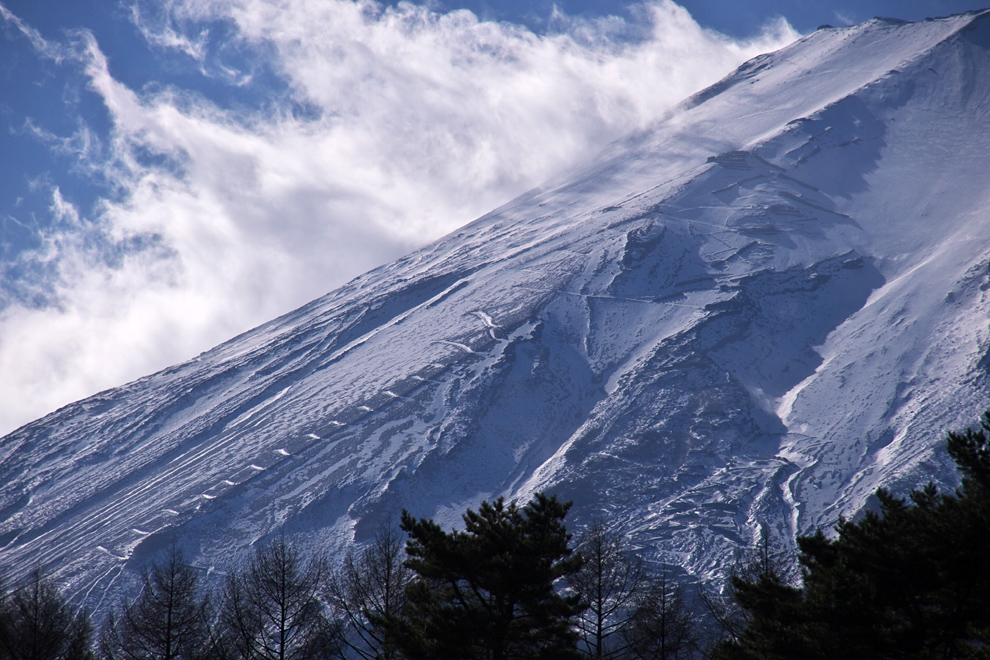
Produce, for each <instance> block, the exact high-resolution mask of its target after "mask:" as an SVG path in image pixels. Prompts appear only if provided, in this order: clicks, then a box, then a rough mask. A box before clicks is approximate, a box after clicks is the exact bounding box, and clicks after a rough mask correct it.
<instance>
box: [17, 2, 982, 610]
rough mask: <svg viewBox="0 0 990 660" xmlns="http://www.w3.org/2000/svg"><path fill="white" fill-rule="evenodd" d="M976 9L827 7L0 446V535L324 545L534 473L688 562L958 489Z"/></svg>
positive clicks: (113, 552) (513, 488) (973, 398)
mask: <svg viewBox="0 0 990 660" xmlns="http://www.w3.org/2000/svg"><path fill="white" fill-rule="evenodd" d="M988 114H990V11H983V12H975V13H970V14H965V15H960V16H953V17H949V18H946V19H939V20H931V21H926V22H923V23H903V24H902V23H899V22H892V21H887V20H882V19H877V20H874V21H870V22H867V23H864V24H862V25H859V26H855V27H851V28H828V29H821V30H819V31H817V32H815V33H814V34H811V35H809V36H807V37H805V38H803V39H801V40H799V41H798V42H796V43H794V44H793V45H791V46H789V47H787V48H785V49H783V50H781V51H778V52H776V53H772V54H768V55H763V56H761V57H758V58H756V59H754V60H751V61H750V62H748V63H746V64H745V65H743V66H742V67H740V69H738V70H737V71H736V72H735V73H733V74H732V75H730V76H728V77H727V78H725V79H724V80H723V81H721V82H719V83H718V84H716V85H714V86H713V87H711V88H709V89H708V90H706V91H704V92H702V93H700V94H698V95H696V96H694V97H692V98H691V99H689V100H687V101H686V102H685V103H683V104H682V105H681V106H680V107H679V108H678V109H677V110H676V111H675V112H673V113H672V114H670V115H669V116H668V117H665V118H664V119H662V120H661V121H658V122H657V124H656V125H655V126H654V127H652V128H651V129H650V130H649V131H646V132H642V133H638V134H635V135H632V136H630V137H629V138H627V139H625V140H623V141H621V142H619V143H616V144H615V145H613V146H612V147H610V149H608V150H607V151H606V153H604V154H602V156H601V158H600V159H599V160H598V161H597V163H596V164H595V165H594V166H593V167H591V168H588V169H585V170H583V171H579V172H573V173H571V174H569V175H567V176H564V177H560V178H558V179H557V180H555V181H552V182H550V183H548V184H547V185H545V186H544V187H542V188H541V189H539V190H536V191H533V192H531V193H529V194H527V195H524V196H522V197H521V198H519V199H517V200H515V201H514V202H512V203H510V204H507V205H506V206H504V207H502V208H500V209H498V210H496V211H493V212H492V213H490V214H488V215H486V216H484V217H483V218H480V219H478V220H476V221H475V222H473V223H471V224H469V225H467V226H465V227H464V228H463V229H462V230H460V231H458V232H456V233H454V234H452V235H450V236H447V237H446V238H444V239H441V240H440V241H438V242H436V243H435V244H433V245H431V246H429V247H427V248H424V249H422V250H420V251H418V252H415V253H412V254H410V255H409V256H407V257H405V258H403V259H400V260H399V261H397V262H395V263H392V264H389V265H387V266H384V267H382V268H379V269H377V270H374V271H372V272H370V273H368V274H366V275H364V276H362V277H359V278H357V279H355V280H354V281H352V282H351V283H349V284H348V285H346V286H344V287H342V288H340V289H338V290H337V291H334V292H332V293H330V294H328V295H327V296H325V297H324V298H321V299H319V300H316V301H314V302H313V303H311V304H309V305H307V306H305V307H303V308H301V309H299V310H297V311H296V312H293V313H291V314H288V315H286V316H284V317H282V318H280V319H276V320H274V321H272V322H270V323H268V324H266V325H264V326H262V327H260V328H258V329H256V330H254V331H251V332H249V333H246V334H245V335H242V336H240V337H237V338H235V339H233V340H231V341H230V342H228V343H226V344H223V345H221V346H219V347H217V348H215V349H213V350H212V351H209V352H207V353H204V354H203V355H201V356H199V357H198V358H196V359H195V360H192V361H190V362H188V363H185V364H181V365H177V366H175V367H173V368H171V369H168V370H165V371H163V372H161V373H158V374H154V375H152V376H149V377H147V378H144V379H141V380H139V381H136V382H134V383H131V384H129V385H126V386H124V387H121V388H117V389H114V390H109V391H107V392H103V393H101V394H99V395H97V396H94V397H91V398H89V399H86V400H83V401H80V402H78V403H76V404H73V405H70V406H68V407H66V408H64V409H62V410H59V411H57V412H55V413H53V414H52V415H49V416H48V417H45V418H44V419H41V420H39V421H37V422H34V423H32V424H29V425H27V426H25V427H23V428H21V429H19V430H18V431H15V432H14V433H12V434H10V435H8V436H7V437H6V438H4V440H3V443H2V445H0V482H2V483H4V484H6V486H5V487H4V489H3V490H2V491H0V521H2V522H0V546H2V549H0V556H2V558H3V561H4V562H5V564H6V565H7V566H17V567H25V569H26V570H27V569H30V567H33V566H35V565H36V564H38V563H39V562H40V563H43V564H45V565H47V566H49V567H50V568H51V570H53V571H55V572H56V573H57V575H58V577H59V578H60V579H62V580H64V581H65V583H66V584H67V585H69V590H70V593H71V594H72V595H74V596H75V597H77V598H78V599H80V600H86V601H87V602H88V603H89V604H90V605H91V606H94V607H99V606H100V604H101V603H102V602H103V599H104V598H106V597H107V595H108V594H109V595H111V596H112V594H113V593H115V590H119V589H124V588H126V587H127V585H128V584H129V583H130V581H132V580H133V576H134V575H135V571H136V570H139V569H140V568H141V567H142V566H144V565H145V562H147V561H148V560H149V558H151V557H153V556H154V554H155V553H156V552H157V551H159V550H160V549H161V548H162V547H163V546H164V545H166V544H167V543H169V542H171V540H173V539H177V540H178V541H179V542H180V543H181V544H182V545H183V546H184V548H185V551H186V553H187V555H188V556H190V557H194V558H195V561H196V563H197V564H198V565H200V566H202V567H203V568H206V569H208V568H212V567H217V568H219V569H222V568H223V567H224V566H225V565H227V564H229V562H231V561H232V560H233V559H235V558H237V557H239V556H240V555H242V554H243V553H244V552H246V551H248V550H249V549H250V548H251V546H252V545H254V544H257V543H263V542H264V541H265V539H266V538H268V537H270V536H271V535H272V534H282V533H285V534H286V535H288V536H290V537H292V538H293V539H295V540H297V541H298V542H300V543H303V544H320V545H321V546H322V547H324V548H329V549H331V550H334V549H340V548H343V547H345V546H347V545H348V544H350V543H351V542H353V541H354V540H357V541H359V542H360V541H362V540H364V539H366V538H368V535H369V533H370V530H372V529H373V528H374V526H375V525H376V524H377V523H378V522H380V521H381V520H383V519H385V518H387V517H388V516H394V515H395V514H397V513H398V512H399V511H400V510H401V509H403V508H406V509H408V510H409V511H410V512H412V513H413V514H415V515H417V516H433V517H435V518H436V519H437V520H438V521H441V522H442V523H443V524H444V525H454V524H456V523H457V521H458V519H459V514H460V513H461V512H462V511H463V509H464V508H465V507H467V506H474V505H476V504H478V503H479V502H480V501H481V500H483V499H487V498H492V497H496V496H498V495H506V496H507V497H509V498H526V497H528V496H529V495H530V494H532V493H533V492H535V491H538V490H549V491H553V492H557V493H559V494H561V496H562V497H565V498H569V499H573V500H574V502H575V507H574V509H573V514H572V521H571V522H572V524H581V523H582V522H584V521H587V520H589V519H590V518H591V517H593V516H597V515H601V514H603V513H604V514H608V515H609V516H611V517H613V518H614V519H615V520H617V521H619V522H621V523H623V524H624V525H626V526H627V527H628V529H629V530H630V533H631V534H632V538H633V541H634V543H636V544H637V545H640V546H642V547H644V548H647V549H648V550H649V551H650V552H655V553H657V554H658V556H660V557H662V558H664V559H665V560H667V561H670V562H673V563H677V564H678V565H680V566H683V567H684V568H685V570H687V571H688V572H689V573H691V574H694V575H697V576H699V577H701V578H706V577H711V576H713V575H717V574H720V573H722V572H724V570H725V568H726V565H727V564H726V562H727V560H729V559H730V558H731V557H732V556H733V553H734V552H735V551H736V550H737V549H738V548H739V547H740V546H745V545H748V544H749V543H751V542H752V540H753V539H754V538H755V537H756V536H757V535H759V534H761V533H763V531H762V530H765V529H770V530H773V531H774V533H776V534H779V535H781V536H782V537H783V538H788V539H793V537H794V535H795V534H800V533H807V532H809V531H811V530H813V529H816V528H819V527H826V526H828V525H830V524H831V523H832V522H834V521H835V520H836V519H837V517H838V516H839V515H840V514H846V515H852V514H855V513H856V512H857V511H858V510H859V509H861V508H862V507H863V506H864V505H867V504H868V501H869V498H870V496H871V494H872V493H873V491H874V490H875V488H876V487H877V486H880V485H886V486H888V487H891V488H893V489H895V490H904V489H907V488H910V487H913V486H915V485H917V484H918V483H919V482H924V481H927V480H928V479H930V478H935V479H936V480H939V481H941V482H944V483H952V482H953V481H954V478H955V477H954V474H953V472H952V470H951V466H950V465H949V461H948V459H947V457H946V456H945V455H944V451H943V449H942V439H943V436H944V432H945V431H946V430H948V429H954V428H959V427H962V426H966V425H968V424H971V423H973V422H974V421H975V420H976V418H977V416H978V414H979V413H980V412H982V410H983V409H984V408H986V407H988V404H990V389H988V383H987V373H988V372H987V367H986V364H987V362H988V360H990V358H988V357H987V355H990V351H988V345H990V336H988V327H987V311H986V310H987V302H988V301H987V291H988V289H990V272H988V270H987V263H988V261H990V247H988V246H990V211H988V209H990V179H988V178H987V176H986V175H985V174H984V172H985V163H984V161H985V158H986V154H987V153H990V128H988V127H990V116H988Z"/></svg>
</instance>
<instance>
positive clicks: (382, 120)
mask: <svg viewBox="0 0 990 660" xmlns="http://www.w3.org/2000/svg"><path fill="white" fill-rule="evenodd" d="M977 8H980V4H978V3H972V2H962V1H936V0H928V1H924V0H898V1H894V0H857V1H852V0H843V1H836V2H812V1H810V0H733V1H727V0H684V2H683V3H682V4H679V5H677V4H674V3H672V2H669V1H668V0H651V1H650V2H645V3H620V2H613V1H610V0H557V1H556V2H551V1H549V0H537V1H536V2H523V1H518V0H510V1H505V2H495V1H493V0H460V1H459V2H458V1H456V0H448V1H445V2H438V1H436V2H431V3H430V4H428V5H427V6H425V7H424V6H418V5H410V4H405V5H395V4H393V5H377V4H374V3H371V2H363V3H361V4H355V3H354V2H352V1H351V0H322V1H320V2H318V1H317V0H280V3H279V4H278V7H276V6H275V3H274V0H225V1H223V2H221V1H220V0H167V1H166V0H157V1H153V0H121V1H119V2H118V1H114V0H99V1H96V0H73V2H64V1H62V0H0V154H2V157H0V433H3V432H6V431H9V430H12V429H13V428H14V427H15V426H17V425H19V424H21V423H24V422H27V421H30V420H31V419H33V418H35V417H37V416H40V415H42V414H44V413H46V412H48V411H50V410H53V409H54V408H55V407H57V406H59V405H63V404H65V403H68V402H70V401H72V400H75V399H78V398H81V397H83V396H86V395H88V394H91V393H94V392H96V391H98V390H100V389H103V388H106V387H110V386H113V385H117V384H121V383H123V382H126V381H127V380H130V379H133V378H136V377H138V376H141V375H143V374H146V373H149V372H151V371H154V370H157V369H160V368H163V367H165V366H168V365H169V364H172V363H174V362H177V361H180V360H183V359H188V358H189V357H192V356H194V355H195V354H196V353H198V352H200V351H202V350H205V349H207V348H209V347H211V346H212V345H214V344H216V343H219V342H221V341H223V340H225V339H227V338H229V337H231V336H233V335H235V334H237V333H239V332H242V331H244V330H246V329H248V328H250V327H252V326H254V325H256V324H258V323H261V322H264V321H265V320H268V319H270V318H272V317H274V316H276V315H278V314H280V313H283V312H286V311H289V310H291V309H293V308H295V307H297V306H299V305H301V304H304V303H305V302H307V301H309V300H310V299H312V298H314V297H316V296H318V295H321V294H322V293H325V292H326V291H328V290H330V289H332V288H334V287H336V286H338V285H340V284H342V283H343V282H345V281H346V280H347V279H349V278H351V277H353V276H355V275H357V274H359V273H361V272H363V271H365V270H367V269H369V268H372V267H374V266H376V265H378V264H380V263H383V262H386V261H388V260H390V259H393V258H396V257H398V256H400V255H402V254H403V253H405V252H407V251H409V250H411V249H414V248H415V247H418V246H420V245H422V244H424V243H425V242H427V241H429V240H432V239H434V238H437V237H439V236H441V235H443V234H444V233H446V232H448V231H451V230H452V229H454V228H456V227H457V226H459V225H460V224H463V223H464V222H467V221H470V220H471V219H473V218H474V217H477V216H478V215H480V214H482V213H484V212H486V211H487V210H490V209H491V208H493V207H495V206H497V205H499V204H501V203H504V202H505V201H508V200H509V199H511V198H512V197H514V196H516V195H518V194H520V193H521V192H524V191H525V190H527V189H529V188H531V187H533V186H535V185H538V184H539V183H540V182H542V181H543V180H545V179H547V178H549V177H550V176H553V175H554V174H557V173H559V172H561V171H562V170H564V169H566V168H568V167H572V166H576V165H580V164H581V163H582V162H586V161H587V160H588V159H590V158H593V157H594V154H595V153H596V152H597V151H598V150H600V149H601V148H602V147H603V146H604V145H606V144H607V143H608V142H610V141H612V140H614V139H616V138H618V137H619V136H621V135H623V134H624V133H626V132H628V131H630V130H633V129H636V128H640V127H643V126H646V125H648V124H649V122H650V121H652V120H653V119H654V118H656V117H657V116H659V115H660V114H661V113H662V112H663V111H664V110H666V109H668V108H670V107H671V106H672V105H673V104H675V103H677V102H678V101H680V100H681V99H683V98H684V97H685V96H687V95H689V94H690V93H693V92H694V91H697V90H698V89H700V88H702V87H703V86H705V85H707V84H710V83H712V82H714V81H716V80H717V79H718V78H720V77H722V76H723V75H725V74H727V73H728V72H729V71H731V70H732V68H734V67H735V66H737V65H738V64H740V63H741V62H742V61H744V60H745V59H748V58H749V57H752V56H753V55H756V54H758V53H760V52H763V51H766V50H768V49H774V48H777V47H780V46H782V45H784V44H786V43H788V42H790V41H792V40H793V39H795V38H797V37H798V36H799V34H801V33H807V32H809V31H811V30H814V29H815V28H816V27H817V26H819V25H821V24H826V23H827V24H831V25H835V26H841V25H848V24H852V23H856V22H860V21H862V20H866V19H868V18H870V17H871V16H874V15H881V16H891V17H897V18H903V19H908V20H921V19H924V18H926V17H928V16H941V15H947V14H951V13H958V12H961V11H966V10H971V9H977ZM464 10H467V11H464ZM469 12H470V13H469Z"/></svg>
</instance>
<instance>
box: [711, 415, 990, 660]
mask: <svg viewBox="0 0 990 660" xmlns="http://www.w3.org/2000/svg"><path fill="white" fill-rule="evenodd" d="M986 431H990V414H987V415H984V419H983V421H982V429H980V430H978V431H972V430H969V431H966V432H964V433H950V434H949V440H948V449H949V453H950V455H951V456H952V457H953V458H954V459H955V461H956V463H957V465H958V466H959V469H960V471H961V472H962V475H963V478H962V486H961V488H960V489H959V490H958V491H957V492H956V493H955V494H951V495H950V494H942V493H939V492H938V490H937V489H936V488H935V486H934V485H933V484H929V485H928V486H926V487H925V488H924V489H922V490H916V491H913V492H912V493H911V495H910V503H909V502H908V501H907V500H905V499H901V498H897V497H894V496H893V495H891V494H890V493H889V492H887V491H885V490H883V489H880V490H879V491H877V498H878V500H879V502H880V513H874V512H868V513H867V514H866V515H865V516H864V518H863V519H862V520H861V521H859V522H850V521H848V520H841V521H840V522H839V524H838V525H837V526H836V531H837V533H838V537H837V538H835V539H830V538H828V537H826V536H825V535H824V534H823V533H822V532H820V531H819V532H818V533H817V534H815V535H813V536H809V537H804V538H800V539H798V544H799V547H800V549H801V557H800V560H801V564H802V565H803V567H804V586H803V588H801V589H797V588H794V587H790V586H788V585H786V584H784V583H783V582H782V581H781V580H779V579H777V578H775V577H773V576H771V577H767V578H760V579H759V580H756V581H746V580H741V579H740V580H737V581H736V589H737V597H738V599H739V603H740V604H741V605H742V607H743V608H744V609H745V610H746V611H747V612H748V614H749V615H750V622H749V625H748V626H747V628H746V630H744V631H743V633H742V634H741V635H740V636H739V638H738V639H737V640H735V641H732V642H728V643H726V644H724V645H723V646H722V648H721V651H720V657H722V658H732V659H735V658H801V659H802V660H804V659H808V660H814V659H816V658H823V659H824V658H837V657H856V658H884V657H889V658H917V659H919V660H922V659H924V660H927V659H929V658H931V659H934V658H939V659H940V660H941V659H944V660H949V659H952V658H990V596H988V594H990V445H988V442H987V436H986Z"/></svg>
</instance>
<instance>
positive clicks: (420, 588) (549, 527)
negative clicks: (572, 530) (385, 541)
mask: <svg viewBox="0 0 990 660" xmlns="http://www.w3.org/2000/svg"><path fill="white" fill-rule="evenodd" d="M569 508H570V503H566V504H565V503H562V502H559V501H557V498H556V497H547V496H546V495H544V494H543V493H539V494H537V495H536V496H535V497H534V498H533V500H532V501H530V502H529V504H527V505H526V506H525V507H523V508H519V507H517V506H516V504H515V503H512V504H509V505H506V504H505V502H504V501H503V500H502V498H499V499H498V500H495V501H494V502H491V503H489V502H483V503H482V504H481V506H480V507H479V508H478V511H472V510H470V509H469V510H468V511H467V512H466V513H465V514H464V531H453V532H450V533H447V532H444V531H443V530H442V529H441V528H440V526H439V525H437V524H436V523H434V522H433V521H432V520H426V519H420V520H416V519H415V518H413V517H412V516H410V515H409V513H408V512H403V514H402V529H403V530H404V531H405V532H406V533H408V534H409V537H410V538H409V542H408V544H407V547H406V551H407V553H408V554H409V560H408V561H407V566H409V568H411V569H412V570H413V571H415V573H416V575H417V578H416V579H415V580H414V582H413V583H412V584H411V585H410V586H409V589H408V590H407V603H406V605H405V607H404V608H403V611H402V615H401V616H399V617H394V618H392V619H390V620H389V621H387V622H386V625H387V627H388V629H389V632H390V634H391V636H392V639H394V640H395V643H396V645H397V648H398V649H399V651H400V652H401V654H402V656H403V657H405V658H409V659H410V660H432V659H435V658H444V659H450V660H455V659H463V660H516V659H520V660H521V659H529V658H541V659H547V660H551V659H562V660H563V659H570V658H579V657H580V655H579V654H578V652H577V650H576V644H577V639H578V636H577V633H576V632H575V631H574V627H573V625H574V618H575V617H576V616H577V615H578V614H579V613H580V612H581V610H582V609H583V605H582V604H581V602H580V597H579V596H577V595H575V594H570V595H565V594H562V593H560V592H559V591H558V590H557V589H556V585H557V584H558V582H559V581H560V580H561V579H562V578H566V577H568V576H571V575H573V574H574V573H575V572H576V571H577V570H579V569H580V567H581V564H582V560H581V557H580V555H575V554H573V553H572V550H571V548H570V547H569V540H570V535H569V534H568V533H567V531H566V529H565V528H564V524H563V519H564V516H565V515H566V514H567V510H568V509H569Z"/></svg>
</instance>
